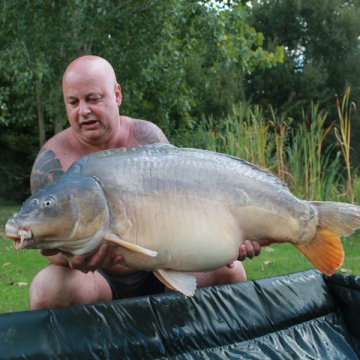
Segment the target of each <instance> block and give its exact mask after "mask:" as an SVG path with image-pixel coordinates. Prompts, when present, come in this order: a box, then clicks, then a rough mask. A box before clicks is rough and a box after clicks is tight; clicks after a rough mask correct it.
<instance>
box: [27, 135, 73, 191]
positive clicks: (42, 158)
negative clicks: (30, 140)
mask: <svg viewBox="0 0 360 360" xmlns="http://www.w3.org/2000/svg"><path fill="white" fill-rule="evenodd" d="M67 130H68V129H66V130H63V131H62V132H60V133H58V134H56V135H54V136H53V137H52V138H50V139H49V140H48V141H47V142H46V143H45V144H44V146H43V147H42V148H41V150H40V151H39V153H38V155H37V157H36V159H35V162H34V165H33V168H32V171H31V176H30V186H31V191H32V192H35V191H37V190H39V189H41V188H42V187H44V186H45V185H47V184H48V183H50V182H52V181H54V180H55V179H57V178H58V177H60V176H61V175H62V174H63V173H64V172H65V170H66V169H65V168H64V164H63V162H62V161H61V154H62V150H61V149H66V148H67V147H68V145H69V144H68V140H67V137H66V132H67Z"/></svg>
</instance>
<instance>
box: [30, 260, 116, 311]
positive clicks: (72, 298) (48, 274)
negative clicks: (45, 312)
mask: <svg viewBox="0 0 360 360" xmlns="http://www.w3.org/2000/svg"><path fill="white" fill-rule="evenodd" d="M29 297H30V309H44V308H52V307H62V306H69V305H83V304H88V303H92V302H97V301H109V300H112V292H111V288H110V285H109V284H108V282H107V281H106V280H105V279H104V277H103V276H102V275H100V273H98V272H95V273H93V272H88V273H87V274H84V273H82V272H81V271H78V270H73V269H71V268H69V267H64V266H58V265H53V264H50V265H48V266H46V267H45V268H43V269H42V270H40V271H39V272H38V273H37V275H36V276H35V278H34V279H33V281H32V283H31V285H30V290H29Z"/></svg>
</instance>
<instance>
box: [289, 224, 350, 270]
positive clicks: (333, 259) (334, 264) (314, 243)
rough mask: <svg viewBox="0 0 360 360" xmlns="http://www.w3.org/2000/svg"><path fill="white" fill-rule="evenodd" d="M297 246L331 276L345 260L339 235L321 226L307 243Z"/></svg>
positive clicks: (316, 266) (314, 263)
mask: <svg viewBox="0 0 360 360" xmlns="http://www.w3.org/2000/svg"><path fill="white" fill-rule="evenodd" d="M295 247H296V248H297V249H298V250H299V251H300V252H301V253H302V254H303V255H305V257H306V258H307V259H308V260H309V261H310V262H311V263H312V264H313V265H314V266H315V268H316V269H318V270H319V271H321V272H322V273H323V274H325V275H327V276H331V275H332V274H333V273H334V271H335V270H337V269H338V268H339V267H340V266H341V265H342V263H343V261H344V249H343V247H342V244H341V242H340V239H339V237H338V236H337V235H336V234H334V233H333V232H332V231H331V230H329V229H326V228H324V227H321V226H319V227H318V229H317V232H316V235H315V237H314V238H313V239H312V240H311V241H310V242H309V243H308V244H306V245H295Z"/></svg>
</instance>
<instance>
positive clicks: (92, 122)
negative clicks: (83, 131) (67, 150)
mask: <svg viewBox="0 0 360 360" xmlns="http://www.w3.org/2000/svg"><path fill="white" fill-rule="evenodd" d="M97 123H98V121H97V120H86V121H83V122H81V126H84V127H86V128H91V127H93V126H95V125H96V124H97Z"/></svg>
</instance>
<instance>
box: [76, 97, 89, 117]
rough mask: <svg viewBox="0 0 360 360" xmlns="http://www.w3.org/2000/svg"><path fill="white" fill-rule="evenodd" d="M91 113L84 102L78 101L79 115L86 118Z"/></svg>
mask: <svg viewBox="0 0 360 360" xmlns="http://www.w3.org/2000/svg"><path fill="white" fill-rule="evenodd" d="M90 113H91V110H90V108H89V105H88V104H87V102H86V101H83V100H80V102H79V115H81V116H86V115H88V114H90Z"/></svg>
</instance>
